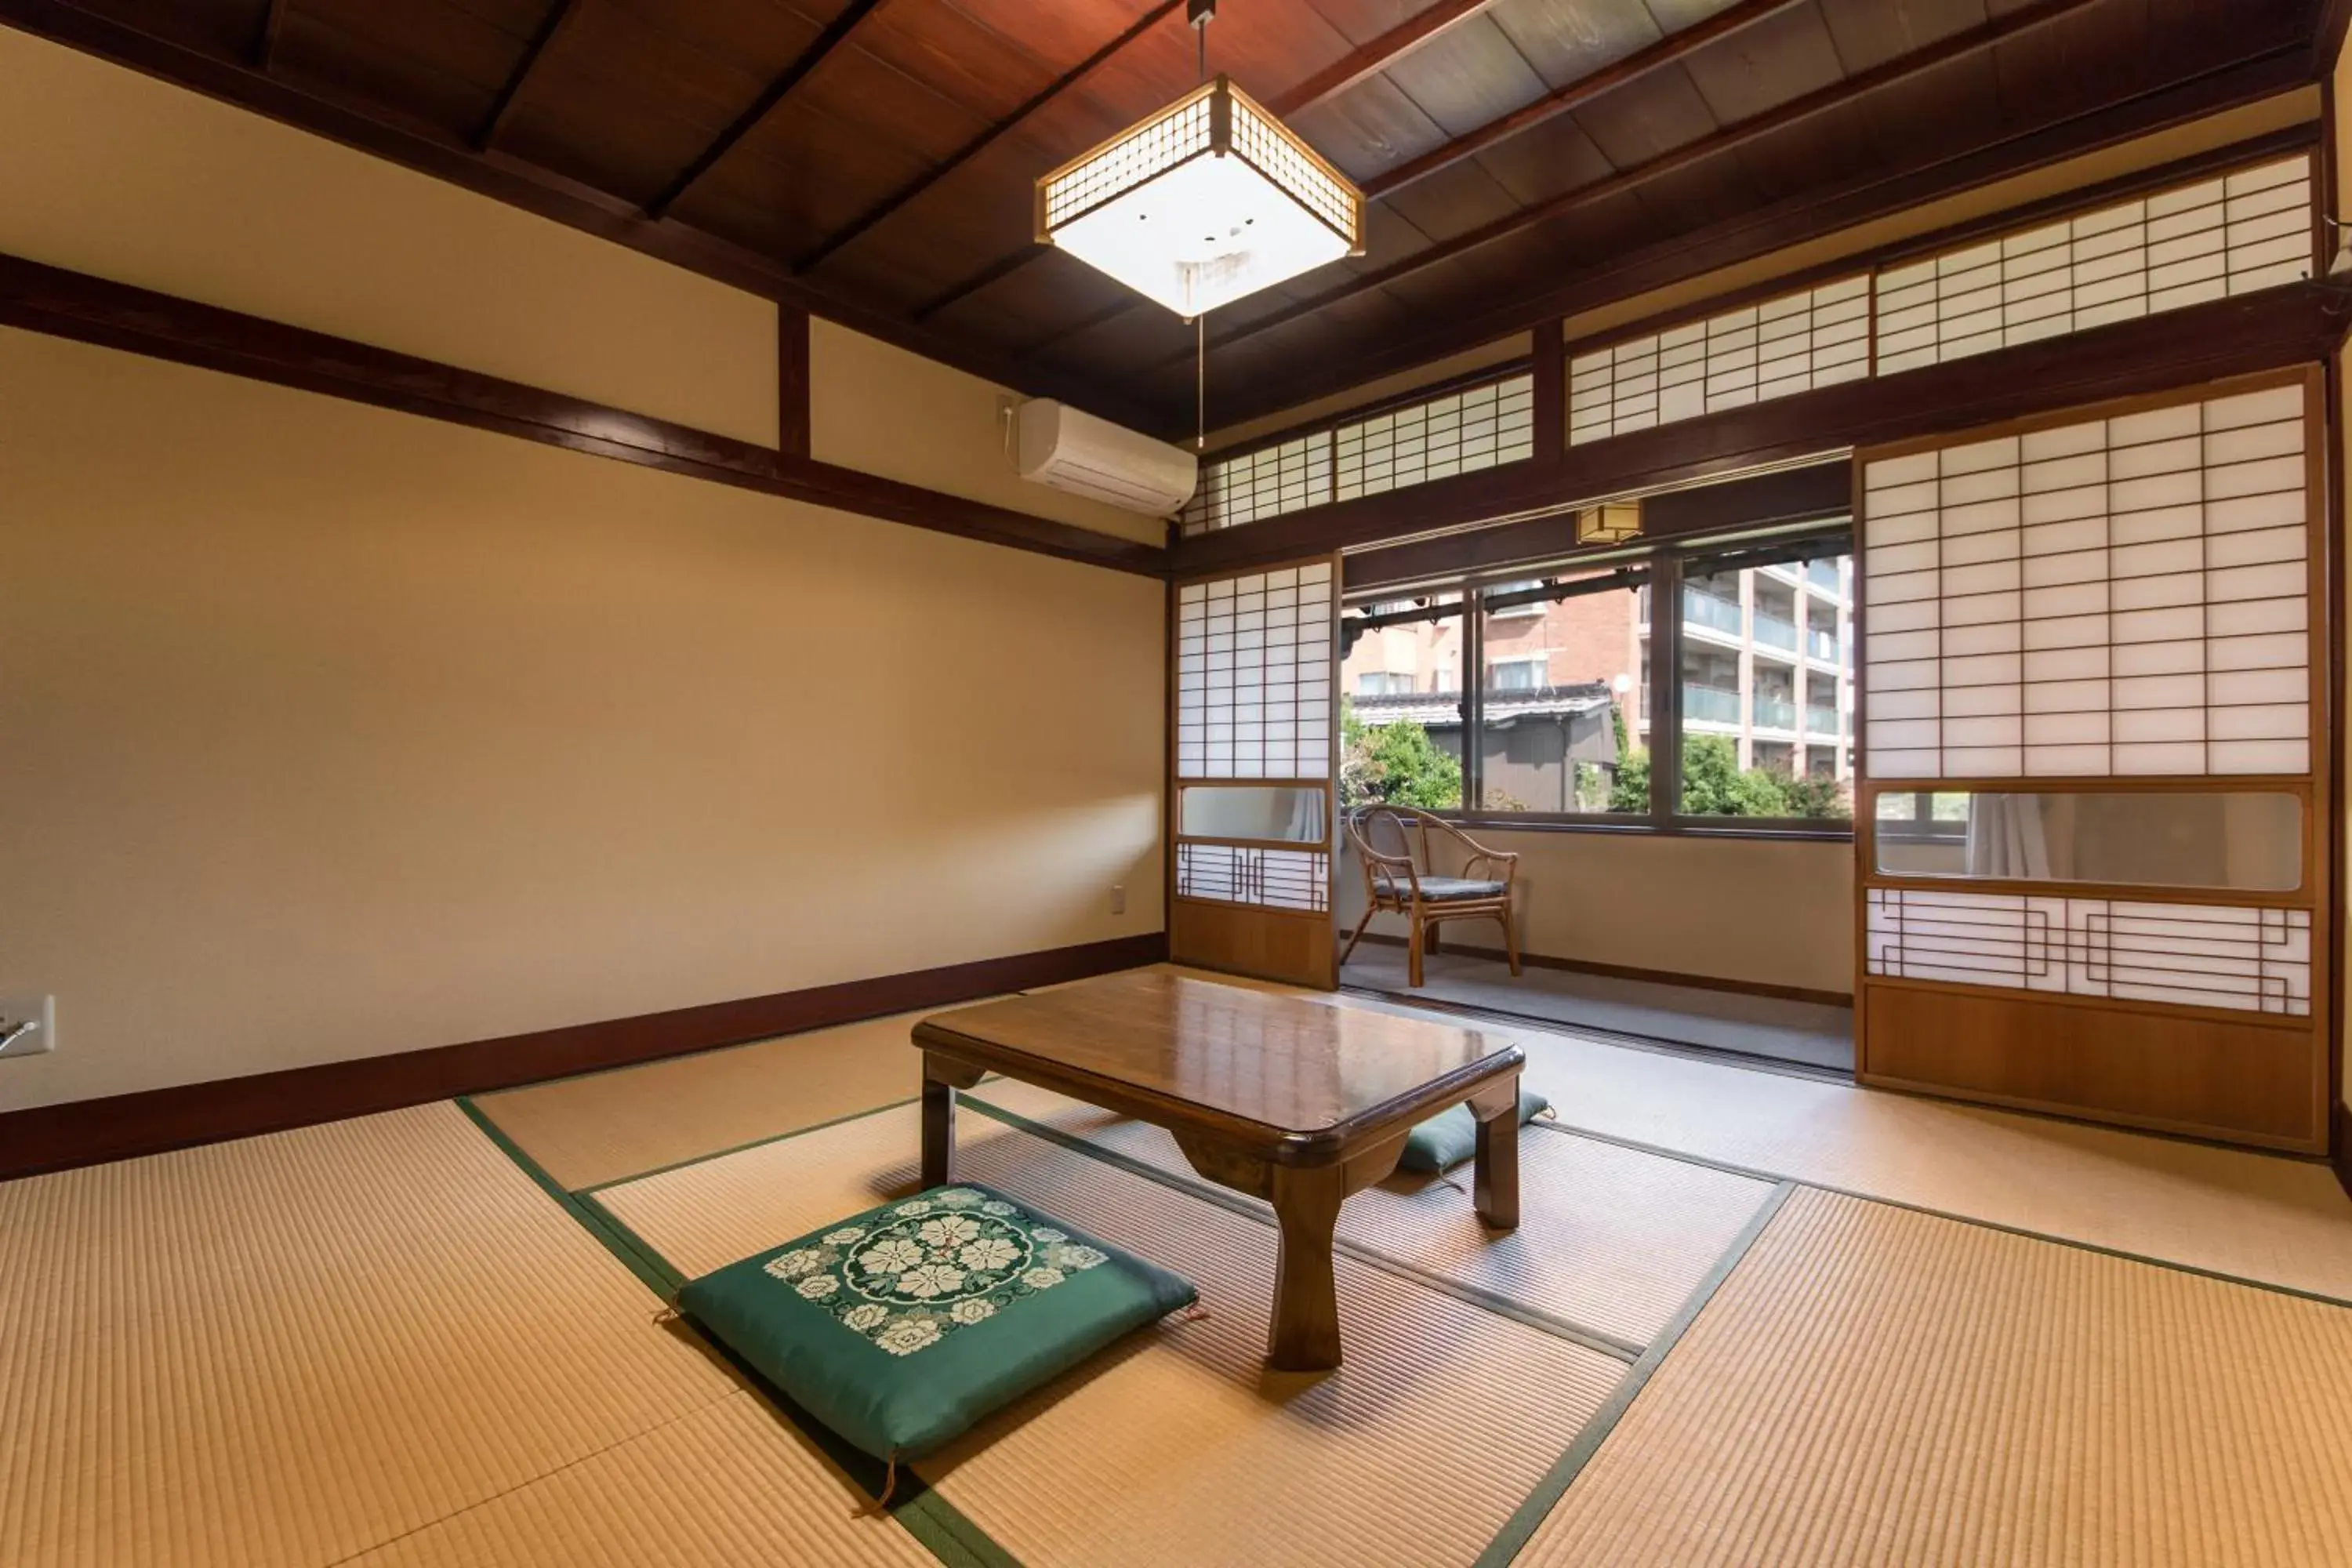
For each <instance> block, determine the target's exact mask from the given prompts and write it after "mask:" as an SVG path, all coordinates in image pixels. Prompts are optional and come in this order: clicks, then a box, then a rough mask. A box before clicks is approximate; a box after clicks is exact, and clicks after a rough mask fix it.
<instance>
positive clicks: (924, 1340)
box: [677, 1183, 1198, 1461]
mask: <svg viewBox="0 0 2352 1568" xmlns="http://www.w3.org/2000/svg"><path fill="white" fill-rule="evenodd" d="M1197 1294H1198V1293H1197V1292H1196V1291H1195V1290H1194V1289H1193V1288H1192V1284H1191V1283H1190V1282H1189V1281H1187V1280H1185V1279H1180V1278H1179V1277H1177V1276H1176V1275H1174V1274H1171V1273H1170V1272H1169V1271H1168V1270H1167V1269H1165V1268H1159V1267H1158V1266H1156V1265H1154V1264H1150V1263H1147V1262H1145V1261H1144V1260H1143V1259H1142V1258H1137V1257H1135V1256H1134V1255H1133V1254H1131V1253H1129V1252H1125V1251H1122V1250H1121V1249H1119V1248H1118V1247H1113V1246H1111V1245H1109V1244H1108V1243H1107V1242H1103V1241H1098V1240H1097V1239H1095V1238H1094V1237H1089V1236H1087V1235H1086V1234H1084V1233H1083V1232H1081V1231H1079V1230H1077V1229H1076V1228H1075V1227H1074V1226H1068V1225H1065V1224H1063V1223H1062V1222H1061V1221H1059V1220H1056V1219H1054V1218H1053V1217H1051V1216H1050V1215H1042V1214H1039V1213H1038V1212H1037V1211H1036V1210H1034V1209H1032V1208H1030V1207H1028V1206H1027V1205H1024V1204H1021V1203H1018V1202H1015V1201H1014V1200H1013V1199H1012V1198H1009V1197H1006V1196H1005V1195H1004V1194H1002V1193H999V1192H995V1191H992V1190H991V1189H990V1188H987V1187H983V1186H980V1185H978V1184H970V1183H966V1184H957V1185H954V1186H947V1187H935V1188H933V1189H932V1190H930V1191H929V1192H927V1193H922V1194H918V1195H916V1196H915V1197H912V1198H907V1199H902V1200H900V1201H899V1202H897V1203H891V1204H885V1205H882V1206H881V1207H879V1208H874V1209H868V1210H867V1211H866V1213H864V1214H860V1215H851V1216H849V1217H848V1218H847V1219H844V1220H841V1221H838V1222H836V1223H835V1224H833V1225H829V1226H824V1228H823V1229H821V1230H815V1231H811V1232H810V1233H809V1234H808V1235H806V1236H803V1237H798V1238H796V1239H794V1240H792V1241H788V1242H786V1243H784V1244H783V1245H782V1246H781V1247H772V1248H771V1249H769V1250H767V1251H764V1252H761V1253H758V1254H755V1255H754V1256H752V1257H750V1258H744V1259H742V1260H741V1261H740V1262H738V1263H731V1264H730V1265H728V1266H727V1267H726V1268H721V1269H718V1270H716V1271H715V1272H712V1273H709V1274H706V1275H704V1276H702V1277H701V1278H700V1279H695V1280H692V1281H689V1282H688V1284H687V1285H686V1287H685V1288H684V1289H682V1290H680V1291H679V1292H678V1299H677V1306H678V1310H679V1311H681V1312H682V1313H684V1314H685V1315H686V1316H688V1317H689V1318H691V1319H693V1320H694V1321H696V1322H697V1323H698V1324H700V1325H701V1326H702V1327H703V1328H704V1329H706V1330H708V1331H709V1332H710V1333H711V1334H712V1335H713V1336H714V1337H715V1338H717V1339H718V1340H719V1342H721V1343H723V1344H725V1345H726V1346H728V1347H729V1348H730V1349H731V1350H732V1351H734V1352H735V1353H736V1354H737V1355H739V1356H740V1357H741V1358H742V1359H743V1361H744V1362H745V1363H748V1364H750V1365H751V1367H752V1368H753V1369H754V1370H755V1371H757V1372H759V1373H761V1375H762V1376H764V1377H766V1378H767V1379H768V1380H769V1381H770V1382H771V1383H772V1384H775V1385H776V1387H777V1388H779V1389H781V1390H782V1391H783V1393H784V1394H787V1395H789V1396H790V1397H791V1398H792V1399H793V1402H794V1403H795V1404H797V1405H800V1406H801V1407H802V1408H803V1409H804V1410H806V1411H808V1412H809V1414H811V1415H814V1416H815V1417H816V1418H817V1419H818V1420H820V1421H822V1422H824V1424H825V1425H826V1426H830V1427H831V1428H833V1430H834V1431H835V1432H837V1433H839V1434H840V1435H841V1436H843V1437H845V1438H846V1439H848V1441H850V1442H851V1443H853V1444H855V1445H856V1447H859V1448H862V1449H864V1450H865V1451H866V1453H869V1454H872V1455H874V1456H875V1457H876V1458H883V1459H890V1460H894V1461H895V1460H897V1459H899V1458H918V1457H919V1456H921V1455H923V1454H925V1453H928V1452H929V1451H930V1450H931V1449H933V1448H936V1447H939V1446H940V1444H942V1443H945V1442H947V1441H948V1440H949V1439H950V1438H952V1437H954V1436H957V1435H958V1434H960V1433H961V1432H963V1431H964V1430H965V1429H966V1428H968V1427H970V1426H972V1424H973V1423H975V1422H977V1421H979V1420H980V1419H981V1418H982V1416H985V1415H988V1414H989V1413H990V1412H991V1411H992V1410H995V1409H997V1408H998V1407H999V1406H1001V1405H1006V1404H1008V1403H1010V1402H1011V1401H1013V1400H1014V1399H1017V1398H1019V1397H1020V1396H1021V1395H1022V1394H1026V1393H1028V1392H1029V1391H1030V1390H1031V1389H1033V1388H1035V1387H1036V1386H1038V1385H1039V1384H1043V1383H1045V1382H1048V1381H1050V1380H1051V1379H1053V1378H1054V1377H1055V1376H1057V1375H1059V1374H1060V1373H1063V1372H1065V1371H1066V1370H1068V1369H1069V1368H1071V1367H1073V1366H1076V1364H1077V1363H1080V1362H1082V1361H1084V1360H1086V1359H1087V1357H1088V1356H1090V1355H1092V1354H1094V1353H1095V1352H1097V1351H1098V1350H1100V1349H1102V1348H1103V1347H1104V1346H1106V1345H1108V1344H1109V1343H1110V1342H1112V1341H1114V1340H1117V1339H1118V1338H1120V1337H1121V1336H1122V1335H1125V1334H1128V1333H1130V1332H1132V1331H1135V1330H1137V1329H1139V1328H1141V1327H1143V1326H1144V1325H1145V1324H1147V1323H1150V1322H1152V1321H1155V1320H1157V1319H1159V1318H1160V1317H1162V1316H1164V1315H1166V1314H1167V1313H1169V1312H1171V1311H1174V1310H1176V1309H1178V1308H1180V1307H1183V1306H1188V1305H1190V1304H1191V1303H1192V1301H1193V1300H1195V1298H1196V1296H1197Z"/></svg>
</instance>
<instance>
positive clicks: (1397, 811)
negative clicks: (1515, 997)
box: [1339, 805, 1519, 988]
mask: <svg viewBox="0 0 2352 1568" xmlns="http://www.w3.org/2000/svg"><path fill="white" fill-rule="evenodd" d="M1432 828H1434V829H1436V830H1437V833H1438V836H1439V841H1440V843H1441V844H1455V845H1459V846H1460V847H1461V848H1462V850H1463V863H1462V867H1461V870H1460V873H1459V874H1458V875H1453V876H1448V875H1444V874H1441V873H1439V872H1438V871H1437V869H1436V868H1435V864H1434V862H1433V861H1432V860H1431V858H1430V849H1429V836H1430V830H1431V829H1432ZM1348 839H1349V843H1351V844H1353V845H1354V846H1355V847H1356V858H1357V859H1358V860H1360V861H1361V862H1362V863H1363V868H1364V918H1363V919H1362V920H1360V921H1357V922H1356V929H1355V931H1354V932H1353V933H1352V934H1351V935H1350V936H1349V938H1348V945H1347V946H1346V947H1345V948H1343V949H1342V950H1341V951H1340V953H1339V962H1340V963H1347V962H1348V955H1349V953H1351V952H1355V951H1356V943H1358V942H1361V941H1362V940H1363V936H1364V928H1365V927H1367V926H1369V925H1370V924H1371V923H1372V917H1373V916H1374V915H1377V914H1381V913H1383V912H1385V913H1388V914H1395V915H1402V916H1403V917H1404V918H1405V921H1406V922H1407V924H1408V927H1409V931H1408V933H1407V936H1406V939H1405V972H1406V974H1407V976H1408V977H1409V978H1410V980H1411V981H1412V984H1413V985H1414V986H1415V987H1416V988H1417V987H1419V985H1420V984H1421V960H1422V954H1423V952H1436V951H1437V942H1438V937H1437V928H1438V926H1439V925H1440V924H1441V923H1442V922H1444V921H1470V920H1477V921H1501V922H1502V926H1503V952H1504V954H1505V955H1506V956H1507V957H1508V958H1509V959H1510V961H1511V973H1514V974H1517V973H1519V937H1518V931H1517V927H1515V926H1514V925H1513V924H1512V921H1511V884H1512V882H1513V881H1514V880H1515V879H1517V876H1518V870H1519V858H1518V856H1517V855H1516V854H1512V853H1509V852H1507V851H1505V850H1500V849H1489V848H1487V847H1486V846H1485V845H1483V844H1481V843H1479V842H1478V841H1477V840H1476V839H1475V838H1473V837H1470V836H1469V835H1468V834H1466V833H1465V832H1463V831H1462V829H1460V828H1459V827H1456V826H1454V824H1452V823H1450V822H1448V821H1446V820H1445V819H1444V817H1442V816H1433V815H1432V814H1430V813H1429V812H1426V811H1419V810H1416V809H1414V808H1413V807H1412V806H1409V805H1366V806H1359V807H1357V808H1356V809H1355V810H1354V811H1351V812H1349V814H1348ZM1498 873H1499V874H1498Z"/></svg>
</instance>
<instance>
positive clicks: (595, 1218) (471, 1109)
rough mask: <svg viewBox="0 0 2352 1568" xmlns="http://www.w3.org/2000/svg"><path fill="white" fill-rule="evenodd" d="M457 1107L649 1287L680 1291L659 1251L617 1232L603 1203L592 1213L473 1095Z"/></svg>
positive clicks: (666, 1293)
mask: <svg viewBox="0 0 2352 1568" xmlns="http://www.w3.org/2000/svg"><path fill="white" fill-rule="evenodd" d="M457 1109H458V1110H462V1111H464V1112H465V1113H466V1120H467V1121H471V1122H472V1123H473V1124H474V1125H475V1126H476V1127H477V1128H478V1129H479V1130H480V1131H481V1134H482V1136H483V1137H485V1138H488V1140H489V1141H490V1142H491V1143H493V1144H494V1145H496V1146H497V1148H498V1151H499V1152H500V1153H501V1154H504V1155H505V1156H506V1157H507V1158H508V1159H509V1161H511V1162H513V1163H514V1165H515V1167H516V1168H517V1169H518V1170H520V1171H521V1172H522V1173H523V1174H525V1175H527V1176H529V1177H530V1179H531V1181H532V1182H533V1183H534V1184H537V1186H538V1187H539V1190H540V1191H541V1192H543V1193H545V1194H547V1195H548V1196H549V1197H551V1198H552V1199H554V1200H555V1202H556V1205H558V1206H559V1207H561V1208H562V1210H563V1212H564V1213H566V1214H568V1215H571V1216H572V1219H574V1220H575V1221H577V1222H578V1223H579V1225H580V1227H581V1228H582V1229H583V1230H585V1231H586V1232H588V1234H589V1235H591V1236H593V1237H595V1238H596V1239H597V1240H598V1241H600V1242H602V1243H603V1244H604V1250H605V1251H607V1252H609V1253H611V1254H612V1255H613V1256H614V1257H615V1258H619V1259H620V1260H621V1261H622V1263H624V1264H625V1265H626V1266H627V1268H628V1270H629V1272H630V1273H632V1274H634V1275H635V1276H636V1277H637V1279H638V1281H639V1282H640V1283H642V1284H643V1285H644V1286H645V1287H646V1289H648V1290H651V1291H652V1292H653V1293H654V1294H655V1295H656V1296H658V1297H660V1298H661V1299H662V1300H665V1301H667V1300H669V1299H670V1297H671V1296H672V1295H673V1294H675V1293H676V1292H677V1287H678V1283H679V1281H678V1280H677V1279H674V1278H670V1277H669V1276H668V1274H666V1273H665V1268H666V1266H665V1265H661V1264H659V1263H658V1262H657V1258H658V1255H657V1254H653V1253H652V1252H651V1251H650V1249H648V1248H645V1247H644V1244H643V1243H640V1242H636V1241H635V1237H630V1236H629V1235H628V1234H627V1232H626V1229H625V1228H624V1229H623V1231H622V1233H621V1234H619V1235H615V1234H614V1232H613V1230H612V1229H611V1228H610V1226H609V1225H608V1224H607V1223H606V1220H607V1219H608V1218H609V1216H604V1209H603V1207H602V1206H601V1205H600V1206H598V1207H597V1208H596V1209H595V1210H594V1211H593V1213H592V1212H591V1211H590V1209H589V1208H588V1207H587V1206H586V1205H584V1204H583V1202H582V1201H581V1200H580V1199H579V1198H576V1197H574V1196H573V1195H572V1194H570V1193H568V1192H565V1191H564V1190H563V1184H562V1183H560V1182H558V1181H557V1180H556V1179H555V1178H554V1177H552V1176H551V1175H549V1174H548V1173H546V1172H545V1171H544V1170H542V1169H541V1167H540V1163H539V1162H538V1161H536V1160H534V1159H532V1158H531V1157H530V1155H529V1154H527V1153H525V1152H523V1150H522V1146H521V1145H520V1144H519V1143H517V1142H515V1141H514V1140H513V1139H511V1138H509V1137H508V1136H507V1134H506V1131H505V1130H504V1129H503V1128H501V1127H499V1124H498V1123H497V1122H495V1121H491V1120H490V1117H489V1113H488V1112H487V1111H485V1110H482V1109H481V1108H480V1107H479V1106H477V1105H476V1104H475V1103H474V1102H473V1100H471V1099H469V1098H467V1097H465V1096H460V1097H459V1098H458V1100H457ZM600 1216H604V1217H600ZM670 1272H672V1273H674V1272H675V1271H670Z"/></svg>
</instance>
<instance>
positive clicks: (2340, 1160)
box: [2327, 1100, 2352, 1198]
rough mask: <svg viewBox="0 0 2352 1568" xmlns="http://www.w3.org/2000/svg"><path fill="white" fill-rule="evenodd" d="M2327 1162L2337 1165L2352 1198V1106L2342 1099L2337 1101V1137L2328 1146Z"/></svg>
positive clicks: (2338, 1172) (2338, 1174) (2338, 1173)
mask: <svg viewBox="0 0 2352 1568" xmlns="http://www.w3.org/2000/svg"><path fill="white" fill-rule="evenodd" d="M2327 1163H2329V1164H2331V1165H2333V1166H2335V1167H2336V1180H2337V1181H2338V1182H2340V1183H2342V1184H2343V1185H2344V1195H2345V1196H2346V1197H2347V1198H2352V1106H2347V1105H2346V1104H2345V1103H2344V1102H2343V1101H2342V1100H2337V1101H2336V1116H2335V1138H2334V1140H2333V1142H2331V1143H2330V1144H2329V1146H2328V1156H2327Z"/></svg>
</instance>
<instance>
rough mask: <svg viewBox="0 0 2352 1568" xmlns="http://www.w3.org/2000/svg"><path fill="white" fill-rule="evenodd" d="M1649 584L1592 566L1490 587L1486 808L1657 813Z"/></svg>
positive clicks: (1482, 627)
mask: <svg viewBox="0 0 2352 1568" xmlns="http://www.w3.org/2000/svg"><path fill="white" fill-rule="evenodd" d="M1644 588H1645V584H1644V583H1643V581H1642V580H1641V579H1640V578H1639V577H1638V576H1636V575H1629V574H1618V573H1613V572H1608V573H1597V574H1596V573H1591V572H1584V573H1578V574H1562V575H1560V576H1556V577H1548V578H1540V579H1538V578H1522V579H1519V580H1517V581H1515V582H1508V583H1496V584H1491V585H1490V586H1488V587H1486V589H1485V590H1484V591H1483V592H1482V593H1481V594H1480V595H1479V597H1480V599H1481V601H1482V605H1483V609H1484V614H1482V615H1481V616H1480V617H1479V625H1478V658H1479V660H1480V663H1481V664H1482V665H1483V666H1484V668H1485V669H1486V679H1485V681H1484V682H1483V683H1482V685H1481V688H1480V690H1479V700H1478V710H1477V712H1476V714H1475V718H1474V721H1473V722H1474V725H1475V730H1476V732H1477V736H1478V744H1477V746H1476V748H1475V758H1474V759H1473V761H1474V763H1475V779H1474V781H1473V783H1474V785H1475V790H1476V795H1477V799H1478V801H1479V803H1480V810H1481V811H1482V812H1486V813H1489V814H1498V815H1514V814H1522V813H1525V814H1532V815H1540V816H1593V815H1603V814H1619V815H1639V814H1641V813H1643V812H1646V811H1648V810H1649V782H1648V775H1647V774H1646V773H1641V772H1640V771H1639V770H1634V769H1629V768H1628V767H1627V763H1628V759H1629V758H1630V757H1631V755H1632V754H1633V749H1634V747H1633V732H1634V718H1633V710H1634V709H1635V708H1637V707H1638V706H1639V704H1638V700H1637V699H1636V697H1635V695H1634V693H1635V689H1636V671H1638V670H1640V669H1641V668H1643V659H1644V658H1646V657H1647V651H1646V643H1645V640H1644V638H1643V633H1642V630H1641V620H1640V617H1641V609H1642V595H1643V591H1644Z"/></svg>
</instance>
